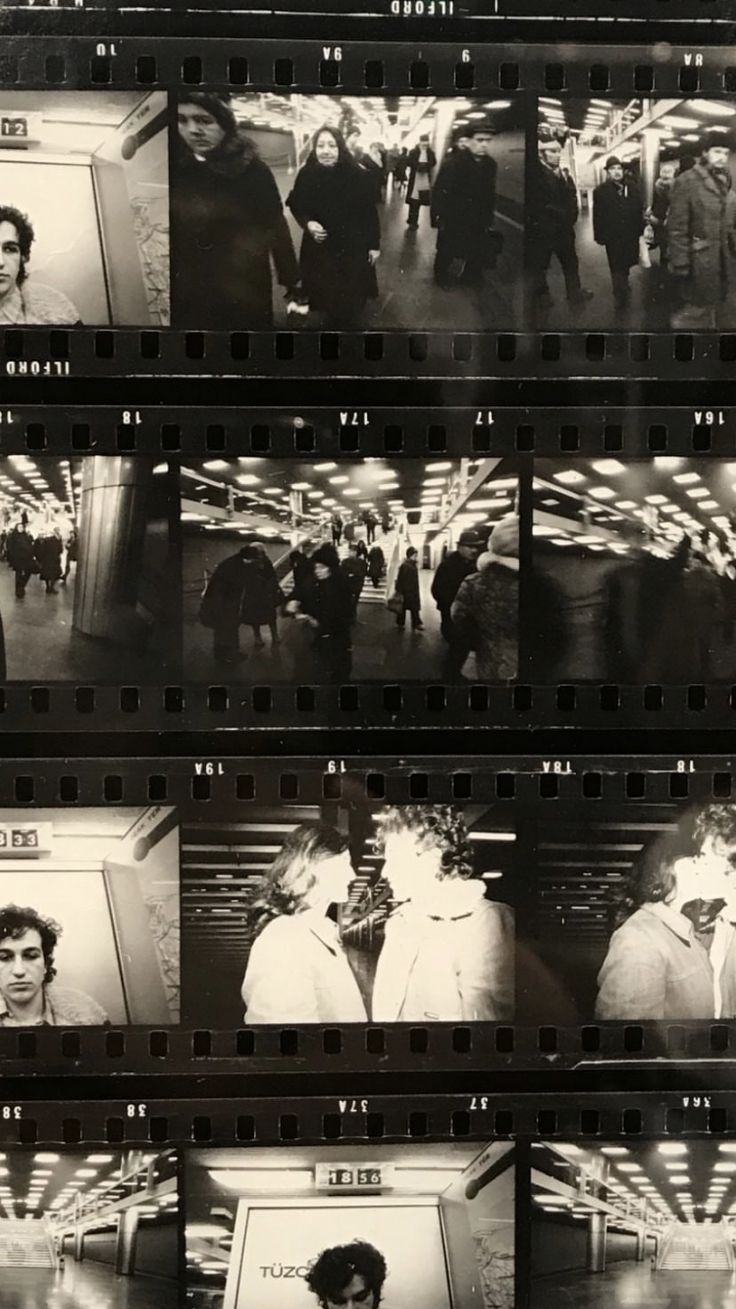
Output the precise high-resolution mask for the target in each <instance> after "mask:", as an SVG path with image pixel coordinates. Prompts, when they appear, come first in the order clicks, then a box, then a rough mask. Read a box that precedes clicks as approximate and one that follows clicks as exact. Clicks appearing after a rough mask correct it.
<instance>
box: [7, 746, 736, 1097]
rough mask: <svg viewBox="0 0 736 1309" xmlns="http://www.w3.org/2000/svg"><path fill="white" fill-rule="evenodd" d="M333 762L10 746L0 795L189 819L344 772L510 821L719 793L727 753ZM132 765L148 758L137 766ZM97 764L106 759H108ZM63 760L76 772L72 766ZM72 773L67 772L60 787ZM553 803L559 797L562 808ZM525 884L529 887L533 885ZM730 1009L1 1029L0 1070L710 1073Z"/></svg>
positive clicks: (730, 775) (729, 781) (335, 793)
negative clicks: (702, 1014)
mask: <svg viewBox="0 0 736 1309" xmlns="http://www.w3.org/2000/svg"><path fill="white" fill-rule="evenodd" d="M339 762H340V761H336V760H330V759H328V758H327V757H323V758H322V759H319V758H310V759H306V758H305V757H299V758H287V757H284V758H273V757H271V758H258V759H241V758H237V757H231V758H230V757H225V756H222V757H218V756H217V755H212V756H210V757H209V758H205V759H195V758H185V757H179V758H176V759H174V758H171V759H168V760H167V761H166V766H165V769H164V771H163V772H162V771H161V761H159V760H156V761H155V762H154V761H151V765H150V766H151V768H152V769H155V770H156V771H151V772H149V771H148V770H147V769H146V768H145V763H146V761H145V760H137V759H125V758H123V759H116V760H114V761H112V760H105V759H103V758H97V759H85V760H73V761H72V760H69V759H66V760H51V759H47V760H38V761H35V760H34V761H29V760H27V759H26V760H7V761H4V762H3V763H2V764H0V805H7V806H12V807H14V806H18V811H19V813H23V814H32V813H33V810H34V808H39V807H59V806H61V807H68V808H69V809H74V808H77V807H82V806H84V807H98V806H102V807H103V808H104V807H105V806H110V807H111V808H114V807H116V806H119V805H121V804H125V805H131V804H136V803H154V802H155V803H157V804H160V803H165V804H166V805H168V806H172V807H173V808H174V809H175V810H176V812H177V816H178V818H179V821H180V822H182V821H186V822H191V823H192V824H194V825H196V822H197V818H198V815H201V816H202V817H203V818H206V819H207V820H208V821H209V820H211V819H213V818H214V819H215V821H217V820H218V818H220V819H221V818H222V816H224V815H227V816H228V817H229V816H231V815H232V814H234V813H236V812H237V810H238V809H239V811H240V815H241V816H242V817H247V812H248V810H247V806H248V804H251V803H253V802H254V801H257V802H259V803H262V804H266V805H267V806H268V805H271V806H284V809H285V812H288V805H289V804H290V803H293V804H296V805H303V804H307V803H313V804H314V803H321V802H324V801H325V799H327V800H329V801H333V802H334V801H337V800H339V798H340V796H341V795H342V793H343V789H344V783H343V779H346V783H347V784H349V786H350V787H351V788H355V794H356V795H357V794H361V795H363V796H365V799H366V804H367V805H369V806H370V805H376V806H377V805H380V804H384V803H389V804H411V803H413V804H417V803H435V804H445V803H446V804H457V805H462V804H465V803H479V802H481V803H486V804H494V805H500V806H505V809H506V813H507V815H508V817H509V820H513V821H517V820H518V815H519V814H523V813H524V812H526V813H530V812H532V811H533V812H534V813H535V814H538V812H539V806H542V810H543V811H544V806H547V805H553V806H555V807H557V806H562V807H563V810H562V811H563V812H564V809H565V806H567V811H568V812H579V806H580V803H581V802H584V803H586V804H591V805H595V806H598V807H600V804H601V802H602V801H606V800H607V801H608V802H609V803H616V804H619V805H624V806H625V805H626V803H627V801H632V802H635V803H641V801H642V795H643V796H644V797H645V799H646V802H647V803H651V804H656V803H660V804H665V803H668V804H671V803H673V801H679V802H684V801H686V800H690V801H696V800H700V801H701V802H706V801H708V800H713V799H715V800H721V801H724V800H728V799H730V798H731V796H732V795H733V794H734V792H735V791H736V760H735V759H734V758H733V757H727V756H697V757H694V758H692V759H687V758H686V759H677V758H674V757H672V758H667V757H665V756H654V755H638V756H630V757H624V756H621V757H614V756H606V755H603V754H602V755H590V756H584V757H583V756H570V757H569V758H560V759H546V760H545V759H540V758H539V757H536V756H530V755H509V756H498V757H494V759H493V760H492V761H489V760H488V759H485V758H482V757H480V756H474V757H471V758H469V759H468V760H467V762H466V764H465V765H464V767H463V768H462V769H461V770H459V771H457V772H453V771H450V770H448V768H447V760H446V759H443V758H441V757H439V756H417V757H416V758H415V759H414V760H413V761H411V762H410V761H408V760H400V761H398V762H397V761H395V760H392V759H389V758H378V757H377V758H374V759H370V760H364V761H359V760H349V759H346V760H344V761H342V762H344V764H345V768H344V771H343V770H342V769H341V768H340V767H339V766H338V765H339ZM141 764H143V765H144V767H141ZM108 767H110V768H114V772H108V771H107V769H108ZM70 770H73V771H70ZM70 783H74V785H70ZM200 806H201V809H200ZM559 812H560V811H559V810H558V813H559ZM530 890H533V888H532V887H531V883H530ZM735 1052H736V1023H735V1022H729V1021H723V1020H713V1021H703V1022H691V1023H688V1022H673V1021H666V1022H662V1023H655V1022H639V1023H637V1022H628V1021H627V1022H611V1023H608V1022H607V1023H599V1022H595V1021H591V1022H586V1023H581V1024H580V1025H578V1026H575V1027H569V1026H567V1027H561V1026H556V1025H554V1024H553V1023H547V1024H545V1023H537V1024H535V1025H534V1026H523V1027H522V1026H516V1025H515V1024H514V1023H495V1024H471V1023H468V1024H463V1025H453V1024H451V1023H428V1024H423V1025H422V1024H412V1023H397V1024H387V1025H382V1024H379V1023H370V1022H367V1023H365V1024H355V1025H348V1026H340V1025H339V1024H334V1025H330V1026H319V1025H310V1026H301V1027H300V1026H299V1025H298V1024H295V1025H293V1026H289V1027H286V1028H280V1027H268V1028H266V1027H261V1028H259V1027H252V1028H248V1027H241V1028H239V1029H232V1030H229V1031H221V1030H219V1031H218V1030H211V1029H202V1028H192V1027H187V1026H186V1025H185V1024H179V1025H178V1026H169V1027H166V1026H159V1027H156V1028H155V1029H153V1028H148V1027H145V1026H141V1027H124V1026H115V1027H112V1028H107V1029H103V1028H71V1027H67V1028H61V1027H60V1028H52V1027H41V1028H38V1029H10V1028H5V1029H0V1063H1V1064H2V1067H3V1071H4V1075H5V1076H6V1077H7V1078H9V1079H11V1078H14V1077H24V1078H25V1077H27V1076H28V1074H29V1073H30V1072H31V1071H32V1072H33V1074H34V1076H35V1077H36V1078H38V1077H41V1076H51V1075H54V1076H58V1075H60V1074H70V1073H71V1074H77V1075H80V1074H84V1075H94V1074H100V1073H103V1074H104V1073H110V1072H113V1071H114V1072H117V1073H121V1072H125V1073H129V1074H136V1075H148V1074H158V1073H164V1072H165V1073H167V1074H178V1075H202V1074H205V1073H208V1074H212V1073H218V1074H231V1073H239V1074H242V1073H244V1072H245V1073H249V1074H269V1075H274V1076H278V1075H283V1074H289V1075H294V1074H297V1073H304V1072H309V1073H317V1074H332V1075H335V1074H337V1073H340V1074H341V1075H347V1074H354V1075H363V1076H369V1075H370V1074H371V1073H375V1072H378V1071H383V1072H391V1073H401V1074H405V1073H407V1072H411V1073H417V1074H419V1073H428V1072H438V1073H439V1072H441V1073H450V1072H456V1073H459V1072H463V1073H465V1074H467V1075H469V1074H471V1073H473V1074H474V1073H477V1071H478V1069H480V1068H483V1069H487V1070H488V1071H489V1074H490V1073H493V1075H496V1074H497V1073H499V1072H503V1071H506V1072H510V1073H515V1072H523V1073H529V1072H535V1071H536V1072H545V1071H547V1072H549V1071H551V1070H552V1069H554V1070H558V1071H562V1070H565V1071H566V1072H568V1073H573V1072H578V1073H580V1072H586V1073H591V1072H595V1071H596V1070H600V1069H605V1070H607V1073H608V1074H610V1072H611V1070H612V1069H615V1070H616V1071H617V1072H618V1071H622V1070H624V1069H630V1070H636V1071H638V1072H640V1073H641V1072H642V1070H644V1071H652V1070H655V1069H660V1070H662V1069H663V1068H668V1069H679V1071H681V1072H682V1071H683V1070H684V1069H687V1070H688V1072H690V1073H692V1074H693V1075H697V1076H703V1075H704V1073H705V1070H707V1072H708V1075H709V1076H713V1077H716V1076H717V1075H719V1074H720V1073H721V1072H722V1071H724V1070H726V1069H731V1068H732V1065H733V1059H734V1057H735Z"/></svg>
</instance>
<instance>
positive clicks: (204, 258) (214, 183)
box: [171, 91, 299, 331]
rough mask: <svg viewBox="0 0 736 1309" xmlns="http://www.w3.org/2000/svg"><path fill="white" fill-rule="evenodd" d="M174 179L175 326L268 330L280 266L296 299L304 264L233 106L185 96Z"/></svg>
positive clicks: (202, 95)
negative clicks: (300, 267)
mask: <svg viewBox="0 0 736 1309" xmlns="http://www.w3.org/2000/svg"><path fill="white" fill-rule="evenodd" d="M177 117H178V128H179V151H178V155H177V158H176V161H175V162H174V164H173V167H172V174H171V250H172V267H173V270H174V277H173V283H172V288H171V297H172V305H173V320H174V322H175V324H176V325H177V326H180V327H197V328H210V329H219V330H220V331H222V330H223V329H224V330H226V331H233V330H238V329H243V330H247V329H252V330H259V329H260V330H266V331H267V330H269V329H270V328H272V327H273V290H272V273H271V265H272V264H273V267H274V271H275V274H276V278H277V279H278V281H279V283H280V284H281V286H282V287H283V288H284V291H285V292H286V295H287V296H291V297H294V296H295V295H296V287H297V284H298V281H299V270H298V268H297V263H296V256H295V254H294V247H293V244H292V240H291V235H290V233H289V229H288V226H287V223H286V219H285V217H284V211H283V206H282V204H281V197H280V195H279V191H278V187H277V185H276V182H275V180H274V176H273V173H272V172H271V169H270V168H269V167H268V165H267V164H265V163H264V162H263V160H261V159H259V158H258V153H257V151H256V147H255V145H254V144H253V142H252V141H251V140H250V138H249V137H248V136H246V135H245V134H244V133H243V132H242V131H241V130H240V128H239V127H238V124H237V122H236V119H235V114H234V113H233V110H232V108H231V106H230V105H229V104H228V103H227V101H226V100H225V99H224V98H223V97H222V96H219V95H215V94H212V93H210V92H200V91H196V92H195V91H191V92H186V93H182V95H181V97H180V100H179V106H178V115H177Z"/></svg>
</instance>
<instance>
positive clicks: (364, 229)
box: [286, 127, 381, 329]
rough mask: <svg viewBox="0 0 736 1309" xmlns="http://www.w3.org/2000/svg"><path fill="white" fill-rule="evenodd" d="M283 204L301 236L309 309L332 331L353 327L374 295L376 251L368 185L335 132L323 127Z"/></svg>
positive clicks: (375, 217)
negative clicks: (291, 215)
mask: <svg viewBox="0 0 736 1309" xmlns="http://www.w3.org/2000/svg"><path fill="white" fill-rule="evenodd" d="M286 204H287V206H288V208H289V209H290V210H291V212H292V214H293V215H294V218H295V219H296V221H297V223H298V224H299V226H300V227H301V228H302V230H303V232H304V236H303V238H302V244H301V250H300V252H299V265H300V269H301V275H302V282H303V287H304V291H305V293H306V295H307V297H308V300H309V305H310V308H311V309H313V310H315V311H316V312H317V313H320V314H322V315H323V317H324V321H325V325H326V326H329V327H333V328H347V329H350V328H353V329H354V328H356V327H358V326H359V325H360V323H361V321H362V318H363V314H364V311H365V306H366V304H367V302H368V300H370V299H375V298H376V296H377V295H378V280H377V278H376V270H375V264H376V261H377V260H378V257H379V254H380V249H381V229H380V224H379V220H378V210H377V207H376V197H375V194H374V191H373V183H372V181H371V179H370V178H369V177H368V174H367V173H366V172H365V170H364V169H363V168H361V166H360V165H359V164H358V163H356V161H355V160H354V159H353V158H352V157H351V155H350V153H349V151H348V149H347V147H346V145H345V142H344V140H343V138H342V135H341V134H340V132H338V131H337V130H336V129H335V128H332V127H322V128H320V129H319V131H318V132H316V133H315V135H314V138H313V144H312V149H311V151H310V154H309V156H308V158H307V160H306V162H305V163H304V164H303V165H302V167H301V168H300V169H299V172H298V173H297V175H296V178H295V181H294V186H293V188H292V191H291V193H290V194H289V196H288V197H287V200H286Z"/></svg>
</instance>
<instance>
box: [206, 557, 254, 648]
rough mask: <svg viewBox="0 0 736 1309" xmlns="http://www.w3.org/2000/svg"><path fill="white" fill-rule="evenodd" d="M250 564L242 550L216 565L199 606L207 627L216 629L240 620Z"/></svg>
mask: <svg viewBox="0 0 736 1309" xmlns="http://www.w3.org/2000/svg"><path fill="white" fill-rule="evenodd" d="M247 568H248V561H247V560H244V559H243V558H242V556H241V555H239V554H237V555H229V556H228V558H227V559H223V560H222V563H219V564H218V565H217V567H216V569H215V571H214V573H213V574H212V576H211V578H210V580H209V582H208V583H207V590H206V591H205V593H204V595H203V597H202V603H201V605H200V610H199V621H200V622H201V623H203V624H204V626H205V627H211V628H213V629H214V630H215V631H217V630H218V629H220V628H225V629H227V628H232V627H237V626H238V625H239V624H240V621H241V608H242V604H243V592H244V589H245V583H246V577H247Z"/></svg>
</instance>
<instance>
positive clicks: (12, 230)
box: [0, 205, 82, 327]
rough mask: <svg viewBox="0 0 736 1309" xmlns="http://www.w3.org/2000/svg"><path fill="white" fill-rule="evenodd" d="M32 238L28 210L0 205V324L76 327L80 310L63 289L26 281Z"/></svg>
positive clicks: (33, 239)
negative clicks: (23, 210) (58, 289)
mask: <svg viewBox="0 0 736 1309" xmlns="http://www.w3.org/2000/svg"><path fill="white" fill-rule="evenodd" d="M35 239H36V234H35V232H34V230H33V225H32V224H31V221H30V219H29V218H28V215H27V214H23V213H21V211H20V209H16V208H15V207H14V206H13V205H0V326H2V327H9V326H14V327H15V326H18V327H22V326H24V325H25V326H27V327H44V326H46V325H48V326H51V327H78V326H79V325H80V323H81V321H82V320H81V318H80V316H79V310H78V309H77V308H76V306H75V305H73V304H72V302H71V300H70V299H69V298H68V296H65V295H64V293H63V291H57V289H56V288H55V287H53V286H47V285H46V284H45V283H44V282H36V281H35V280H30V281H29V273H28V263H29V261H30V258H31V246H32V245H33V242H34V241H35Z"/></svg>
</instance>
